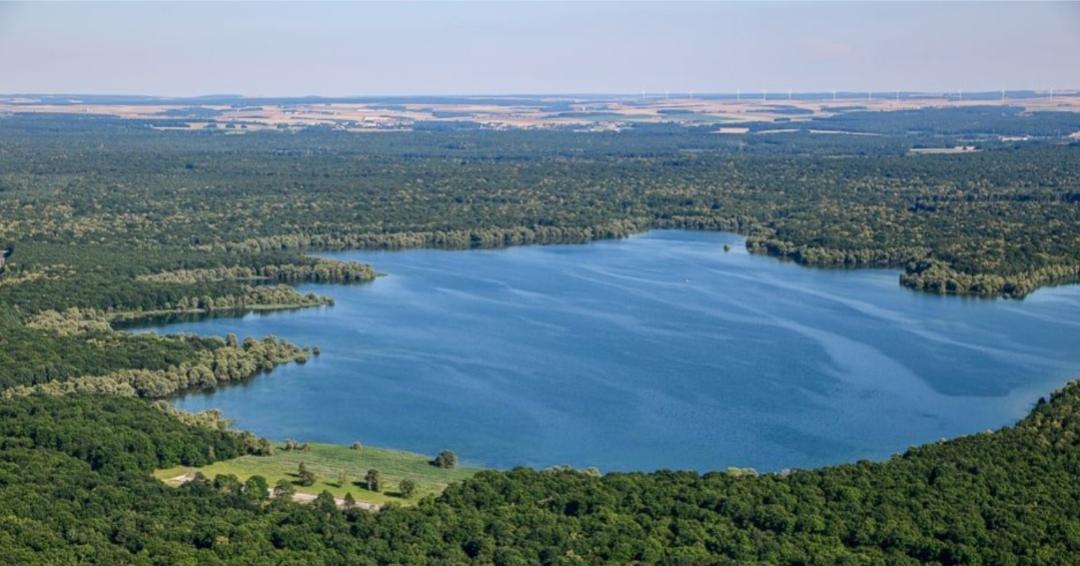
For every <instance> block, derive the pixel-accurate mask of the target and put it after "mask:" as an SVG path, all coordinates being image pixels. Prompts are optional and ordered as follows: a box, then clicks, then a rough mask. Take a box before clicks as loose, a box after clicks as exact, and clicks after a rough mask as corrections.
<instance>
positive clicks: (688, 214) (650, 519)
mask: <svg viewBox="0 0 1080 566" xmlns="http://www.w3.org/2000/svg"><path fill="white" fill-rule="evenodd" d="M935 112H937V111H935ZM941 112H944V113H945V114H944V115H938V114H927V115H919V114H918V113H914V114H908V113H893V114H896V115H895V116H888V115H887V114H889V113H886V115H885V116H878V117H875V116H871V115H870V114H874V113H865V112H849V113H844V114H840V115H839V116H836V117H834V118H831V119H830V120H834V122H827V121H820V120H815V121H814V124H813V125H812V128H815V129H820V128H826V129H827V128H829V127H832V128H834V129H860V128H866V129H871V128H872V129H874V132H873V133H875V134H876V135H873V136H853V135H819V134H813V133H811V132H810V129H811V128H810V127H806V128H803V127H800V128H795V131H793V132H789V133H783V134H755V133H749V134H746V135H741V136H729V135H719V134H716V133H714V132H713V131H710V129H708V128H701V127H682V126H678V125H674V124H662V125H654V126H642V127H639V128H631V129H628V130H624V131H620V132H609V133H595V132H590V133H585V132H574V131H569V130H555V131H481V130H475V129H471V130H452V131H417V132H394V133H385V134H372V135H356V134H349V133H346V132H334V131H324V130H311V131H300V132H247V133H243V134H238V135H236V134H229V133H225V132H220V131H206V132H185V131H161V130H157V129H155V128H154V126H155V125H157V121H155V122H146V121H140V120H122V119H116V118H105V117H90V116H78V115H74V116H73V115H42V116H30V115H20V114H15V115H13V116H8V117H0V249H8V248H10V250H11V253H10V256H9V257H7V258H6V259H5V261H4V263H3V264H2V265H0V390H2V392H3V398H2V399H0V413H2V414H3V416H2V417H0V549H2V550H3V553H2V555H3V556H4V560H5V561H8V562H10V563H15V564H68V563H71V564H74V563H96V564H119V563H129V564H253V563H279V564H462V563H476V564H506V565H509V564H570V563H579V562H581V563H590V564H627V563H634V562H637V563H642V564H654V563H656V564H752V563H763V564H765V563H767V564H924V563H930V564H934V563H936V564H1062V563H1068V562H1069V558H1070V557H1075V556H1077V555H1078V554H1080V504H1078V502H1077V498H1078V494H1080V489H1078V488H1080V486H1078V485H1077V481H1078V480H1077V479H1076V478H1078V477H1080V475H1078V472H1080V458H1078V455H1080V452H1078V450H1077V443H1078V442H1080V436H1078V434H1077V433H1078V430H1077V427H1078V426H1080V420H1078V419H1077V418H1076V416H1075V415H1076V414H1077V412H1078V407H1080V387H1078V386H1075V385H1071V386H1068V387H1066V388H1065V389H1064V390H1063V391H1061V392H1059V393H1058V394H1056V395H1054V396H1053V397H1052V398H1050V399H1049V400H1048V401H1045V402H1041V403H1040V404H1039V405H1038V406H1037V407H1035V408H1034V410H1033V411H1032V413H1031V415H1030V416H1029V417H1028V418H1026V419H1025V420H1024V421H1022V422H1020V423H1018V424H1017V425H1016V426H1013V427H1007V428H1005V429H1002V430H1000V431H996V432H993V433H986V434H980V435H975V436H971V437H966V438H961V439H956V440H951V441H945V442H941V443H937V444H934V445H930V446H925V447H921V448H914V449H911V450H909V451H908V452H906V453H905V454H903V455H898V456H896V457H894V458H893V459H891V460H889V461H888V462H880V463H871V462H859V463H854V464H850V465H845V466H837V467H832V468H826V469H822V470H794V471H790V473H783V474H766V475H758V474H756V473H754V472H753V471H752V470H740V469H737V468H733V469H731V470H728V471H716V472H711V473H705V474H700V473H696V472H677V471H656V472H651V473H646V472H642V473H634V474H606V475H601V476H597V475H595V474H591V473H585V472H579V471H575V470H571V469H565V468H554V469H549V470H542V471H537V470H529V469H514V470H509V471H489V472H483V473H481V474H479V475H478V476H477V477H475V478H474V479H470V480H467V481H465V482H462V483H461V484H457V485H454V486H451V488H449V489H448V490H447V491H446V492H445V493H443V494H442V495H440V496H438V497H430V498H427V499H425V500H424V501H423V502H422V503H421V504H420V505H419V506H418V507H415V508H393V507H391V508H389V509H386V510H383V511H381V512H379V513H370V512H367V511H360V510H339V509H338V508H337V507H335V505H334V502H333V499H332V497H331V498H329V501H328V500H327V498H325V497H323V498H320V499H319V500H317V501H316V502H315V503H314V504H311V505H298V504H293V503H290V502H287V501H284V500H264V499H263V498H262V497H261V496H258V494H253V493H251V492H248V491H245V490H244V489H243V486H242V484H240V483H239V482H235V481H228V478H222V479H220V480H219V481H214V479H213V478H209V479H206V480H205V481H194V482H189V483H188V484H185V486H184V487H182V488H180V489H173V488H168V487H166V486H165V485H164V484H161V483H160V482H158V481H157V480H155V479H153V478H152V477H151V476H150V472H151V470H153V469H155V468H162V467H170V466H175V465H181V464H182V465H202V464H205V463H209V462H211V461H215V460H218V459H224V458H229V457H233V456H237V455H240V454H245V453H254V454H257V453H258V452H259V450H261V449H262V447H263V446H265V445H266V443H265V441H260V440H259V439H257V438H254V437H253V436H252V435H250V434H248V433H242V432H235V431H231V430H229V429H228V428H227V427H225V426H224V425H223V423H221V422H220V421H218V420H214V419H206V418H198V417H191V416H183V415H179V414H177V413H176V412H175V411H172V410H168V409H167V405H161V404H151V402H149V401H147V399H160V398H167V397H169V396H170V395H174V394H176V393H177V392H180V391H184V390H190V389H205V388H213V387H216V386H217V385H219V384H220V383H223V382H228V381H236V380H244V379H250V378H252V377H253V376H255V375H258V374H259V373H262V372H265V371H270V370H272V369H273V367H275V366H276V365H277V364H281V363H290V362H297V363H302V362H304V361H305V360H307V359H308V358H309V357H310V356H312V355H317V353H318V351H317V348H315V346H317V345H293V344H290V343H288V342H285V341H283V340H279V339H277V338H275V337H272V336H271V337H259V338H248V337H237V336H227V337H221V338H197V337H191V336H158V335H153V334H148V335H136V334H130V333H127V332H124V331H122V330H120V329H119V328H121V327H122V326H123V324H125V323H127V322H129V321H132V320H138V319H140V318H143V317H148V316H162V315H216V314H223V313H229V312H244V311H247V310H253V309H282V308H304V307H310V306H317V305H326V304H329V300H328V299H325V298H324V297H320V296H318V295H317V294H306V295H301V294H300V293H297V292H296V291H295V290H294V289H293V288H292V287H291V286H290V285H291V284H293V283H298V282H321V283H337V284H363V283H364V282H366V281H370V280H371V279H373V278H374V277H377V276H378V273H377V271H376V268H377V266H375V267H372V266H366V265H360V264H355V263H344V262H339V261H333V260H327V259H321V258H316V257H311V256H309V255H306V254H307V253H308V252H312V251H320V250H340V249H352V248H374V249H399V248H412V247H434V248H446V249H464V248H493V247H505V246H514V245H525V244H554V243H583V242H588V241H592V240H597V239H605V238H620V237H625V236H628V235H630V234H634V233H638V232H641V231H644V230H649V229H658V228H680V229H694V230H725V231H732V232H737V233H740V234H743V235H745V236H746V237H747V241H746V246H747V248H748V249H749V250H750V251H751V252H754V253H762V254H768V255H771V256H775V257H777V258H781V259H783V260H790V261H794V262H798V263H800V264H804V265H807V266H811V267H834V268H858V267H890V268H895V269H897V270H898V271H899V272H900V275H899V277H898V286H903V287H905V288H906V289H898V290H897V292H930V293H942V294H956V295H975V296H982V297H997V298H1011V299H1017V300H1019V299H1022V298H1023V297H1024V296H1026V295H1027V294H1030V293H1031V292H1033V291H1034V290H1036V289H1038V288H1039V287H1040V286H1043V285H1051V284H1058V283H1063V282H1070V281H1074V280H1076V279H1077V278H1078V277H1080V220H1078V219H1080V142H1078V141H1077V140H1075V139H1073V138H1068V137H1067V134H1069V133H1071V132H1072V131H1075V130H1077V129H1080V126H1077V122H1076V117H1075V115H1073V114H1067V113H1035V114H1033V115H1031V114H1024V113H1014V112H1010V113H998V114H996V115H995V114H994V113H992V112H980V111H978V110H977V109H965V110H962V111H960V110H957V111H953V112H954V113H952V114H950V113H948V112H949V111H941ZM1044 114H1045V115H1044ZM1058 114H1061V115H1058ZM819 122H820V123H819ZM1069 128H1072V130H1069ZM752 130H753V128H752ZM1018 131H1019V132H1031V133H1032V136H1033V137H1032V138H1031V139H1029V140H1026V141H1023V142H1014V141H1004V140H1002V139H1001V136H1002V135H1004V134H1009V135H1012V134H1015V133H1016V132H1018ZM1061 132H1064V134H1065V135H1062V134H1061ZM955 145H973V146H974V147H976V150H974V151H969V152H964V153H962V154H913V153H911V151H910V150H911V149H914V148H918V147H950V146H955ZM315 378H316V379H317V376H316V377H315ZM163 408H164V409H166V410H162V409H163Z"/></svg>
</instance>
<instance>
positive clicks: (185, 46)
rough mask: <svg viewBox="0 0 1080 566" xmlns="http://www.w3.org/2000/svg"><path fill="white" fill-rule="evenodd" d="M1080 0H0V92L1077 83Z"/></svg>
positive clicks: (360, 92) (344, 92)
mask: <svg viewBox="0 0 1080 566" xmlns="http://www.w3.org/2000/svg"><path fill="white" fill-rule="evenodd" d="M1078 70H1080V3H1076V2H1060V3H1057V2H1049V3H1041V2H1016V3H1013V2H992V3H968V2H943V3H922V2H895V3H894V2H867V3H847V2H835V3H819V2H761V3H739V2H693V3H681V2H529V3H519V2H437V3H436V2H432V3H426V2H423V3H421V2H397V3H384V2H360V3H285V2H280V3H279V2H272V3H263V2H234V3H202V2H195V3H172V2H148V3H134V2H115V3H98V2H79V3H0V93H9V94H10V93H80V94H147V95H160V96H195V95H203V94H211V93H231V94H243V95H247V96H300V95H321V96H373V95H426V94H512V93H530V94H549V93H581V94H591V93H636V92H641V91H643V90H644V91H649V92H663V91H664V90H665V89H670V90H671V91H672V92H686V91H688V90H694V91H696V92H735V91H736V90H742V91H743V92H760V91H761V90H763V89H767V90H769V91H771V92H786V91H788V90H789V89H791V90H794V91H796V92H811V91H818V92H821V91H831V90H834V89H838V90H852V91H865V90H878V91H892V90H905V91H935V92H953V91H956V90H958V89H963V90H965V91H980V90H983V91H994V90H998V89H1001V88H1007V89H1010V90H1046V89H1073V88H1078V87H1080V84H1078V83H1080V76H1078V74H1077V71H1078Z"/></svg>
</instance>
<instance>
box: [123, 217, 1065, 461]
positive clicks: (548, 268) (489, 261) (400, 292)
mask: <svg viewBox="0 0 1080 566" xmlns="http://www.w3.org/2000/svg"><path fill="white" fill-rule="evenodd" d="M724 244H730V245H731V246H732V249H731V251H730V252H725V251H724V250H723V246H724ZM321 255H324V256H326V257H334V258H338V259H347V260H356V261H362V262H366V263H371V264H373V265H374V266H375V267H376V268H377V269H378V270H379V271H381V272H384V273H387V274H388V275H387V276H385V277H381V278H379V279H378V280H376V281H375V282H373V283H369V284H362V285H302V286H300V287H299V289H300V290H301V291H304V292H306V291H315V292H317V293H320V294H323V295H327V296H330V297H333V298H334V300H335V301H336V302H337V304H336V305H335V306H333V307H325V308H319V309H309V310H301V311H291V312H277V313H270V314H259V313H252V314H247V315H245V316H243V317H237V318H208V319H204V320H200V321H197V322H187V323H176V324H167V325H161V326H157V327H152V329H154V330H157V331H159V332H162V333H165V332H168V333H172V332H193V333H198V334H210V335H225V334H226V333H229V332H233V333H236V334H237V335H239V336H241V337H244V336H264V335H268V334H273V335H276V336H281V337H285V338H287V339H289V340H290V341H292V342H294V343H297V344H300V345H307V346H315V345H317V346H319V347H320V348H321V349H322V355H321V356H319V357H316V358H314V359H312V360H311V361H310V362H308V363H307V364H306V365H289V366H283V367H280V368H278V369H276V370H274V371H273V372H272V373H270V374H268V375H262V376H259V377H257V378H255V379H253V380H251V381H249V382H246V383H243V384H239V385H233V386H227V387H223V388H220V389H218V390H215V391H211V392H206V393H195V394H189V395H187V396H185V397H183V398H180V399H177V400H176V401H175V403H176V405H177V406H178V407H180V408H183V409H186V410H189V411H198V410H202V409H207V408H220V409H222V410H223V411H224V412H225V415H226V416H227V417H229V418H232V419H235V420H236V421H237V426H238V427H240V428H244V429H248V430H252V431H254V432H255V433H257V434H259V435H263V436H268V437H271V438H274V439H284V438H293V439H297V440H301V441H316V442H332V443H341V444H346V443H351V442H353V441H354V440H359V441H360V442H362V443H364V444H370V445H377V446H385V447H392V448H399V449H403V450H410V451H415V452H421V453H425V454H435V453H437V452H438V451H440V450H443V449H445V448H450V449H453V450H454V451H455V452H456V453H457V454H458V456H459V457H460V458H461V460H462V461H463V463H465V464H471V465H482V466H493V467H501V468H505V467H512V466H517V465H526V466H532V467H547V466H551V465H559V464H569V465H572V466H575V467H587V466H597V467H599V468H600V469H601V470H602V471H614V470H643V471H649V470H655V469H661V468H672V469H695V470H699V471H707V470H716V469H720V470H722V469H726V468H728V467H729V466H738V467H753V468H756V469H758V470H759V471H777V470H781V469H783V468H806V467H814V466H821V465H826V464H835V463H842V462H852V461H855V460H859V459H864V458H867V459H874V460H881V459H885V458H888V457H889V456H890V455H891V454H894V453H898V452H902V451H903V450H905V449H906V448H907V447H909V446H911V445H915V444H922V443H926V442H932V441H935V440H938V439H941V438H951V437H956V436H959V435H963V434H970V433H975V432H980V431H983V430H988V429H995V428H998V427H1001V426H1003V425H1007V424H1011V423H1013V422H1015V421H1016V420H1017V419H1019V418H1022V417H1023V416H1024V415H1025V414H1026V413H1027V412H1028V411H1029V410H1030V408H1031V406H1032V405H1033V404H1034V402H1035V401H1036V400H1037V399H1038V398H1039V397H1040V396H1045V395H1048V394H1049V393H1050V392H1051V391H1053V390H1054V389H1056V388H1058V387H1060V386H1062V385H1064V384H1065V383H1066V382H1067V381H1069V380H1070V379H1072V378H1074V377H1077V376H1080V286H1077V285H1072V286H1063V287H1056V288H1048V289H1043V290H1040V291H1038V292H1036V293H1034V294H1033V295H1031V296H1030V297H1028V298H1027V299H1025V300H1023V301H1006V300H995V301H991V300H978V299H964V298H957V297H939V296H931V295H926V294H918V293H914V292H911V291H909V290H906V289H903V288H901V287H900V286H899V284H898V282H897V272H896V271H891V270H859V271H847V270H824V269H807V268H803V267H800V266H797V265H794V264H791V263H784V262H780V261H778V260H776V259H773V258H768V257H762V256H753V255H749V254H748V253H746V251H745V247H744V240H743V239H742V238H741V237H739V236H736V235H732V234H723V233H702V232H681V231H657V232H649V233H647V234H643V235H640V236H636V237H633V238H629V239H626V240H618V241H603V242H597V243H593V244H588V245H577V246H533V247H521V248H512V249H507V250H477V251H436V250H409V251H398V252H343V253H333V254H321ZM141 330H145V328H144V329H141Z"/></svg>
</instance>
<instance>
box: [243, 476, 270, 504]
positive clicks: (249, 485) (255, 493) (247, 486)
mask: <svg viewBox="0 0 1080 566" xmlns="http://www.w3.org/2000/svg"><path fill="white" fill-rule="evenodd" d="M244 494H245V495H247V496H248V497H249V498H251V499H252V500H254V501H263V500H265V499H266V498H267V497H269V496H270V484H269V483H267V481H266V478H264V477H262V476H260V475H254V476H251V477H250V478H248V479H247V480H246V481H245V482H244Z"/></svg>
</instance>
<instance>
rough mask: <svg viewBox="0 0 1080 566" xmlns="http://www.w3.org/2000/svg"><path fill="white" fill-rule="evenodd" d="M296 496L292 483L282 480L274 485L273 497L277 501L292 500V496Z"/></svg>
mask: <svg viewBox="0 0 1080 566" xmlns="http://www.w3.org/2000/svg"><path fill="white" fill-rule="evenodd" d="M294 495H296V488H295V487H293V484H292V482H290V481H289V480H287V479H285V478H282V479H280V480H278V482H277V483H276V484H274V497H275V498H277V499H292V496H294Z"/></svg>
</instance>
